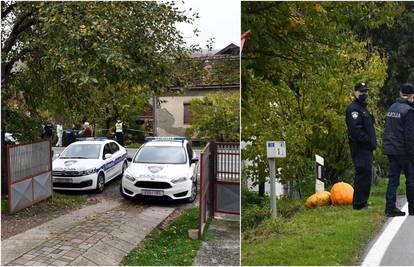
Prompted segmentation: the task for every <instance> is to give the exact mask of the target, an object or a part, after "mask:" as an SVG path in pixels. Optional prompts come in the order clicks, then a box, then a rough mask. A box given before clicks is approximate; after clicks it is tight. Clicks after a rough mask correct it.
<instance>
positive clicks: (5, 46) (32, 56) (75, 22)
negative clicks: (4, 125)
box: [2, 2, 198, 125]
mask: <svg viewBox="0 0 414 267" xmlns="http://www.w3.org/2000/svg"><path fill="white" fill-rule="evenodd" d="M2 15H4V16H3V17H6V18H5V19H4V20H2V22H4V24H7V25H8V26H9V28H10V29H12V30H11V32H10V33H9V35H8V36H2V37H3V38H2V40H3V39H4V40H5V41H4V42H3V41H2V55H3V56H2V65H5V66H10V65H13V64H12V63H13V62H21V66H22V67H21V68H20V69H19V71H16V72H15V73H11V72H6V73H5V75H4V76H3V77H4V81H3V82H4V84H3V95H4V102H3V103H4V104H5V106H7V105H8V104H9V101H10V99H16V98H17V97H16V96H18V95H20V96H21V98H22V99H19V98H18V99H19V101H20V104H21V105H22V106H26V108H27V110H28V111H30V113H31V114H32V116H35V115H36V114H38V113H39V111H40V110H49V111H50V112H51V113H52V114H55V115H56V116H60V117H61V116H64V117H66V118H67V119H68V120H75V119H78V120H79V118H80V117H83V116H87V117H88V118H89V119H92V120H99V119H100V118H102V117H105V118H113V119H114V118H115V117H118V116H121V117H122V116H123V115H124V113H125V110H126V109H127V108H129V107H134V108H136V109H137V110H140V109H141V108H142V107H143V103H144V102H146V101H147V100H149V98H150V97H151V96H152V95H153V94H156V95H159V94H161V93H162V92H164V91H166V90H167V89H168V86H170V85H172V84H177V85H179V86H181V87H186V86H187V85H188V84H189V82H190V80H191V78H192V76H191V74H189V71H187V72H186V73H183V72H178V71H176V69H177V65H184V66H186V67H191V61H190V60H189V55H190V54H191V53H192V52H193V51H194V49H195V47H194V46H192V47H187V46H186V44H185V41H184V39H183V37H182V36H181V33H180V32H179V31H178V30H177V29H176V27H175V23H177V22H187V23H192V21H193V20H194V19H195V18H196V17H197V16H198V15H197V14H193V15H190V16H187V15H186V14H185V13H184V12H182V11H179V10H178V9H177V8H175V6H174V3H172V2H171V3H170V2H163V3H156V2H107V3H105V2H62V3H59V2H30V3H27V2H15V3H14V2H11V3H6V4H5V5H4V7H2ZM23 20H24V21H26V20H29V21H30V23H31V24H30V27H26V25H27V24H28V23H29V22H27V23H23V22H22V21H23ZM22 24H23V25H24V26H25V27H23V26H22ZM2 26H3V25H2ZM6 28H7V27H6ZM14 29H17V30H14ZM11 43H12V45H9V44H11ZM9 48H10V49H9ZM23 52H24V53H23ZM3 59H4V60H3ZM9 69H10V68H5V71H7V70H9ZM188 69H190V70H191V68H188ZM57 99H58V100H59V101H57ZM120 103H122V105H121V104H120ZM6 113H7V114H8V112H7V111H6ZM12 120H13V119H12V118H10V117H8V118H6V121H7V122H10V124H11V125H13V123H12Z"/></svg>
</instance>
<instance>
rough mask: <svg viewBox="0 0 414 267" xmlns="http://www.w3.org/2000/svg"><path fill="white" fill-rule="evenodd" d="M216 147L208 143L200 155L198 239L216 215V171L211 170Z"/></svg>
mask: <svg viewBox="0 0 414 267" xmlns="http://www.w3.org/2000/svg"><path fill="white" fill-rule="evenodd" d="M213 149H214V146H213V145H211V143H208V144H207V146H206V147H205V148H204V150H203V152H201V154H200V197H199V199H200V205H199V211H198V238H199V239H200V238H201V236H202V235H203V232H204V227H205V225H206V223H207V221H208V218H209V217H212V216H213V214H214V205H213V197H214V192H213V189H214V187H213V186H214V179H213V178H214V169H213V168H211V166H213V165H212V163H213V162H214V161H213V160H214V157H213V156H214V153H213V152H214V151H213Z"/></svg>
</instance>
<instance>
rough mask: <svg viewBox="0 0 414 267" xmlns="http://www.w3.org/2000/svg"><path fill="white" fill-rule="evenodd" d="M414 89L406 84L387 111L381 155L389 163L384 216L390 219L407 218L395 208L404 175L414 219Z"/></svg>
mask: <svg viewBox="0 0 414 267" xmlns="http://www.w3.org/2000/svg"><path fill="white" fill-rule="evenodd" d="M413 103H414V86H413V85H412V84H411V83H405V84H403V85H402V87H401V91H400V97H399V98H397V100H396V101H395V103H394V104H392V106H391V107H390V108H389V109H388V112H387V120H386V122H385V129H384V139H383V148H382V153H383V154H385V155H387V156H388V160H389V163H390V169H389V180H388V188H387V194H386V206H385V214H386V215H387V216H388V217H394V216H404V215H405V212H402V211H401V210H399V209H398V208H397V207H396V206H395V202H396V193H397V188H398V185H399V184H400V175H401V171H404V175H405V179H406V183H405V184H406V194H407V200H408V212H409V214H410V215H414V155H413V153H414V104H413Z"/></svg>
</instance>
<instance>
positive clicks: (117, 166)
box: [52, 138, 128, 193]
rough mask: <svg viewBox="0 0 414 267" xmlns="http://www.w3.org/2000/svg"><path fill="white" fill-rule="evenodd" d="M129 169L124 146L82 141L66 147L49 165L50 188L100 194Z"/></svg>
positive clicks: (113, 142)
mask: <svg viewBox="0 0 414 267" xmlns="http://www.w3.org/2000/svg"><path fill="white" fill-rule="evenodd" d="M127 167H128V163H127V152H126V149H125V148H124V147H122V146H121V145H119V144H118V143H117V142H115V141H113V140H108V139H106V138H83V140H82V141H77V142H75V143H72V144H70V145H69V146H68V147H66V149H65V150H63V152H62V153H61V154H60V155H58V158H56V159H55V160H54V161H53V164H52V176H53V189H59V190H91V189H94V190H96V191H97V192H98V193H100V192H102V191H103V190H104V187H105V183H106V182H108V181H110V180H112V179H113V178H115V177H117V176H122V174H123V173H124V171H125V169H126V168H127Z"/></svg>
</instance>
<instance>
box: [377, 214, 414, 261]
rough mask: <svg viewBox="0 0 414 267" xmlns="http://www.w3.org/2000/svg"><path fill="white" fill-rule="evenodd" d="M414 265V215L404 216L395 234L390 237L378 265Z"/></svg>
mask: <svg viewBox="0 0 414 267" xmlns="http://www.w3.org/2000/svg"><path fill="white" fill-rule="evenodd" d="M392 265H393V266H412V265H414V216H406V217H405V220H404V222H403V224H402V225H401V226H400V229H399V230H398V232H397V234H396V235H395V236H394V238H393V239H392V241H391V243H390V244H389V246H388V249H387V250H386V252H385V254H384V256H383V257H382V260H381V264H380V266H392Z"/></svg>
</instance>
